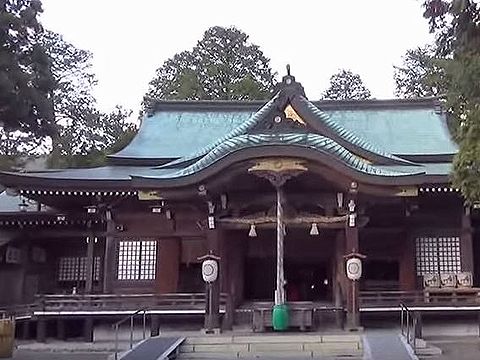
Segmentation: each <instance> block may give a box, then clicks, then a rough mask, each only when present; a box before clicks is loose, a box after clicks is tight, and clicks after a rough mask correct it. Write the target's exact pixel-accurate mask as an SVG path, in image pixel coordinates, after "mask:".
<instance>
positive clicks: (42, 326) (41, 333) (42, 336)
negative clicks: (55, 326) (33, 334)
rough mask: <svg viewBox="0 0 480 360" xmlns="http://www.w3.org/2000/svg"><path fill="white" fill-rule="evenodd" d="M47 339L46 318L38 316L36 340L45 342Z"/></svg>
mask: <svg viewBox="0 0 480 360" xmlns="http://www.w3.org/2000/svg"><path fill="white" fill-rule="evenodd" d="M46 340H47V320H46V319H44V318H38V320H37V342H45V341H46Z"/></svg>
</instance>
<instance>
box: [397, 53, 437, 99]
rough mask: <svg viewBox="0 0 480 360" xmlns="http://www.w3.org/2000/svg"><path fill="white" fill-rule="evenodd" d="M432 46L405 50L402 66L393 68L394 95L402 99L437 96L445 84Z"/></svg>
mask: <svg viewBox="0 0 480 360" xmlns="http://www.w3.org/2000/svg"><path fill="white" fill-rule="evenodd" d="M439 62H441V59H440V58H438V57H437V55H436V50H435V47H434V46H431V45H427V46H423V47H417V48H415V49H411V50H407V52H406V54H405V55H404V56H403V64H402V65H401V66H394V75H393V78H394V80H395V95H396V96H399V97H402V98H418V97H428V96H439V95H442V94H443V93H444V92H445V89H446V84H445V79H444V75H443V69H442V67H441V64H440V63H439Z"/></svg>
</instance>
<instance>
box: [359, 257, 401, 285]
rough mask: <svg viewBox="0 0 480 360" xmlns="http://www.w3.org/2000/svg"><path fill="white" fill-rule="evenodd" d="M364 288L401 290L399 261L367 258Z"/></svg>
mask: <svg viewBox="0 0 480 360" xmlns="http://www.w3.org/2000/svg"><path fill="white" fill-rule="evenodd" d="M363 271H364V276H363V281H362V283H361V284H362V286H361V287H362V289H364V290H372V291H374V290H375V291H377V290H378V291H380V290H399V284H400V283H399V263H398V261H396V260H367V261H366V262H365V265H364V269H363Z"/></svg>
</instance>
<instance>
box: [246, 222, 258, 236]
mask: <svg viewBox="0 0 480 360" xmlns="http://www.w3.org/2000/svg"><path fill="white" fill-rule="evenodd" d="M248 236H250V237H256V236H257V230H256V228H255V224H252V225H250V231H249V232H248Z"/></svg>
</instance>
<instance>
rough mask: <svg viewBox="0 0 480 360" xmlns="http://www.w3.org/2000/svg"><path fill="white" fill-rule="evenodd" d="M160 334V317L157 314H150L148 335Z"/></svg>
mask: <svg viewBox="0 0 480 360" xmlns="http://www.w3.org/2000/svg"><path fill="white" fill-rule="evenodd" d="M158 335H160V319H159V316H158V315H151V317H150V336H151V337H153V336H158Z"/></svg>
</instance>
